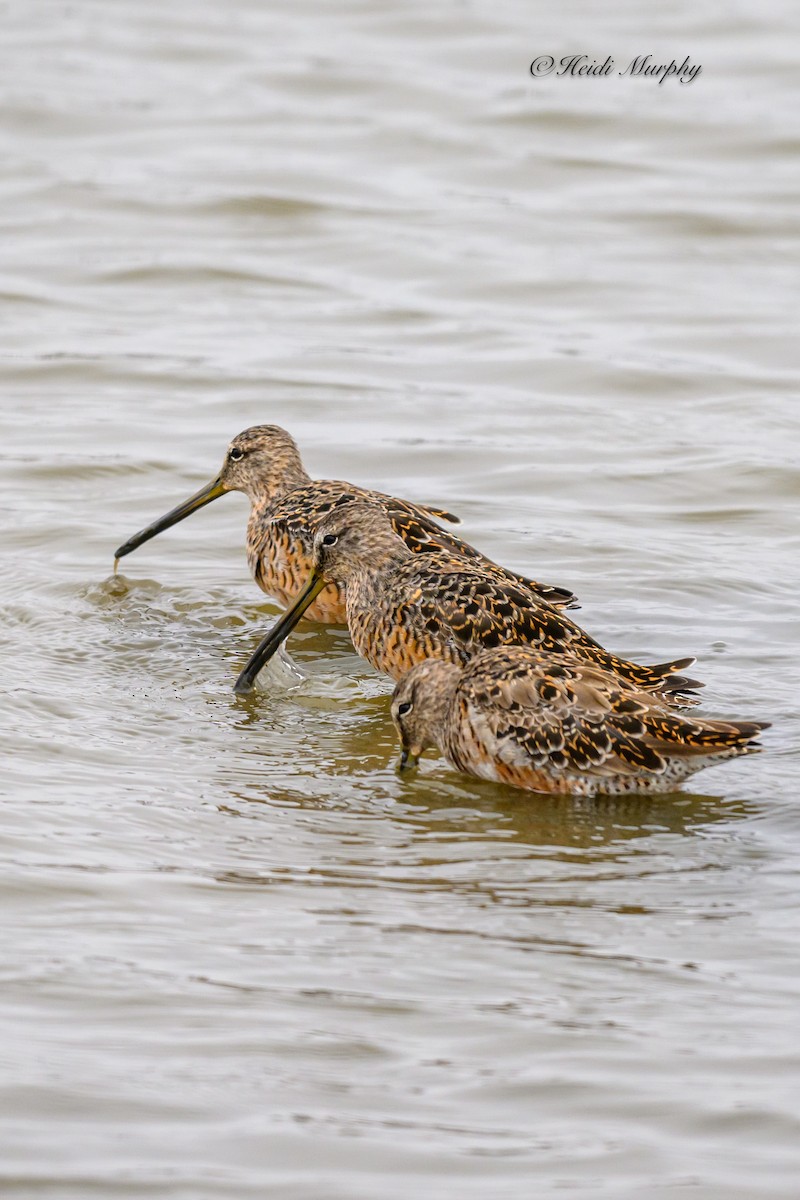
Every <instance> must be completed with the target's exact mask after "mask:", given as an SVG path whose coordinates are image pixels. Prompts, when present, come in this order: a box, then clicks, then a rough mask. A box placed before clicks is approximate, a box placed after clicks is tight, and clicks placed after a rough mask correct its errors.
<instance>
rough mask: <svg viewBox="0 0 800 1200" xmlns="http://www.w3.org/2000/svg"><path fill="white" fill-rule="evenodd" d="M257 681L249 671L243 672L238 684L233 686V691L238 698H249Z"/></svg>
mask: <svg viewBox="0 0 800 1200" xmlns="http://www.w3.org/2000/svg"><path fill="white" fill-rule="evenodd" d="M254 684H255V679H253V678H252V677H251V675H250V673H249V671H247V670H244V671H242V673H241V675H240V676H239V678H238V679H237V680H236V683H235V684H234V685H233V690H234V692H235V693H236V695H237V696H249V695H250V693H251V692H252V691H253V686H254Z"/></svg>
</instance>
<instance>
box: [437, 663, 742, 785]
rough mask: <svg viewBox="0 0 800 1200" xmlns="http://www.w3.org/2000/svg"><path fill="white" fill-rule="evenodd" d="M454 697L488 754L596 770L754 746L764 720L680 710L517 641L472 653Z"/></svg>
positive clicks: (661, 765)
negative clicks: (698, 716)
mask: <svg viewBox="0 0 800 1200" xmlns="http://www.w3.org/2000/svg"><path fill="white" fill-rule="evenodd" d="M457 704H458V707H459V715H460V721H461V723H462V724H464V725H466V726H467V727H468V728H469V730H470V731H471V736H472V738H473V739H474V741H475V742H480V743H481V744H482V745H483V747H484V748H485V753H486V754H487V756H488V757H490V758H494V759H496V760H497V761H499V762H501V763H505V764H507V765H508V766H509V767H516V768H540V769H541V768H545V769H552V770H554V771H558V772H561V773H563V772H579V773H581V772H584V773H585V772H591V773H592V774H594V775H599V776H610V775H621V774H622V775H624V774H634V773H637V772H641V771H646V772H648V773H654V774H661V773H663V771H664V770H665V769H666V766H667V762H668V761H669V759H670V758H675V757H677V756H680V757H684V756H687V755H692V756H693V755H701V756H704V755H710V754H713V753H714V752H721V751H725V750H734V749H735V750H738V751H739V752H743V751H744V750H746V749H750V748H757V747H755V746H752V740H753V739H754V738H755V737H757V735H758V733H759V732H760V731H761V729H762V728H765V726H763V725H761V724H758V723H756V722H726V721H708V720H690V719H685V718H683V717H682V716H679V715H676V714H675V713H674V712H673V711H672V710H671V709H670V708H669V707H668V706H667V705H666V703H664V702H662V701H661V700H659V699H656V698H654V697H653V696H652V695H651V694H649V693H645V692H642V691H640V690H638V689H636V688H634V687H631V686H630V685H628V684H626V683H625V681H624V680H621V679H619V678H618V677H617V676H615V675H613V674H612V673H610V672H608V671H604V670H602V669H601V668H598V667H596V666H595V665H593V664H591V663H585V662H580V661H576V660H574V659H571V658H568V657H566V656H556V657H553V656H549V655H543V654H540V653H538V652H535V651H530V650H529V649H528V648H527V647H523V646H514V647H507V648H506V649H505V650H502V651H494V652H492V653H491V654H483V655H478V656H476V657H475V658H474V659H473V660H472V662H471V663H470V664H469V665H468V666H467V667H466V669H465V670H464V673H463V676H462V680H461V682H460V684H459V687H458V691H457ZM462 740H463V739H462ZM462 755H463V750H462ZM457 765H462V764H457Z"/></svg>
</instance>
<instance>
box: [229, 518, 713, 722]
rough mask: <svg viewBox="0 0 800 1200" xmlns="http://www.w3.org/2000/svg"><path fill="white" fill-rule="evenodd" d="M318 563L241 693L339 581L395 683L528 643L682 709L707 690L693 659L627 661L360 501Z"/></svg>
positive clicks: (535, 600) (326, 536) (328, 528)
mask: <svg viewBox="0 0 800 1200" xmlns="http://www.w3.org/2000/svg"><path fill="white" fill-rule="evenodd" d="M312 558H313V562H312V568H311V571H310V573H309V578H308V582H307V583H306V586H305V587H304V588H303V590H302V591H301V592H300V594H299V595H298V596H297V599H296V600H295V602H294V604H293V605H292V606H291V607H290V608H288V609H287V610H286V612H285V613H284V615H283V617H282V618H281V619H280V620H279V621H278V622H277V623H276V625H275V626H274V627H273V628H272V629H271V630H270V632H269V633H268V634H267V636H266V637H265V638H264V639H263V640H262V642H261V644H260V645H259V647H258V648H257V650H256V651H255V653H254V654H253V656H252V657H251V659H250V661H249V663H248V664H247V666H246V667H245V669H244V670H243V671H242V673H241V675H240V676H239V678H238V680H237V681H236V685H235V690H236V691H237V692H239V693H245V692H248V691H250V690H251V689H252V687H253V684H254V682H255V679H256V676H257V675H258V672H259V671H260V670H261V668H262V667H263V666H264V664H265V663H266V662H267V660H268V659H269V658H271V657H272V655H273V654H274V653H275V651H276V650H277V649H278V647H279V646H280V644H281V643H282V642H283V641H284V639H285V638H286V637H288V635H289V634H290V633H291V631H292V629H293V628H294V626H295V625H296V624H297V622H298V621H299V620H300V618H301V617H302V615H303V613H304V612H305V611H306V609H307V608H308V607H309V606H310V605H311V604H313V602H314V600H315V599H316V597H317V596H318V595H319V593H320V592H321V591H322V589H323V588H324V587H325V586H326V584H327V583H330V582H333V583H336V584H337V585H338V586H340V587H343V588H344V594H345V605H346V615H347V624H348V628H349V630H350V637H351V638H352V641H353V645H354V646H355V648H356V650H357V652H358V653H359V654H360V655H361V656H362V657H363V658H366V660H367V661H368V662H369V663H371V664H372V666H373V667H376V668H377V669H378V670H379V671H383V672H385V674H387V675H391V676H392V678H393V679H400V678H401V677H402V676H403V675H405V673H406V671H408V670H409V669H410V668H411V667H413V666H414V665H415V664H416V663H418V662H421V661H422V660H423V659H426V658H442V659H444V660H445V661H447V662H450V663H456V664H458V665H459V666H461V665H463V664H464V663H466V662H467V661H468V660H469V659H470V658H472V657H473V655H475V654H477V653H478V652H479V651H480V650H482V649H484V648H486V647H488V646H499V645H509V644H527V645H531V646H533V647H535V648H536V649H538V650H541V651H544V652H547V653H549V654H559V653H563V652H569V653H571V654H574V655H576V656H577V657H578V658H580V659H582V660H584V661H587V662H592V663H595V664H597V665H598V666H601V667H603V668H605V669H606V670H609V671H612V672H614V673H616V674H619V675H620V676H621V677H622V678H623V679H627V680H629V681H630V682H631V683H634V684H635V685H636V686H637V687H641V688H644V689H646V690H653V691H658V692H661V693H663V694H664V695H671V696H674V697H675V702H677V703H680V700H679V699H678V697H677V696H675V694H676V693H680V692H685V691H691V690H693V689H694V688H696V687H700V686H702V685H701V684H699V683H697V682H696V681H694V680H691V679H687V678H686V677H685V676H682V675H676V674H675V673H676V672H677V671H680V670H683V669H684V668H685V667H689V666H691V664H692V663H693V662H694V661H695V660H694V659H693V658H682V659H677V660H675V661H674V662H669V663H661V664H659V665H658V666H641V665H640V664H639V663H633V662H628V661H627V660H626V659H623V658H618V657H617V656H616V655H614V654H610V653H609V652H608V651H607V650H604V649H603V647H602V646H601V645H600V644H599V643H598V642H596V641H595V640H594V638H592V637H590V636H589V634H588V633H586V632H585V631H584V630H583V629H581V627H580V626H579V625H576V624H575V622H574V621H571V620H570V619H569V618H568V617H567V616H565V615H564V614H563V613H560V612H558V611H557V610H556V609H555V608H554V607H553V606H552V605H551V604H548V603H547V601H546V600H542V599H540V598H539V597H537V596H535V595H534V594H533V593H532V592H531V591H530V590H529V589H524V588H522V587H520V586H519V584H517V583H514V582H509V581H508V580H507V579H501V578H497V577H496V576H495V575H492V574H490V573H489V572H488V571H486V570H485V569H483V568H482V567H481V565H480V564H479V563H477V564H476V563H473V562H465V561H464V559H459V558H456V557H455V556H446V555H444V554H438V555H432V556H428V555H422V554H415V553H414V552H413V551H412V550H411V549H410V548H409V547H408V546H407V545H406V543H405V542H404V541H403V539H402V538H400V537H398V535H397V534H396V533H395V531H394V529H393V528H392V524H391V521H390V520H389V518H388V517H387V516H386V513H385V512H384V511H383V510H382V509H381V508H380V507H379V506H378V505H375V504H365V503H363V502H359V501H356V502H351V503H349V504H344V505H342V506H341V507H340V508H339V509H336V510H334V511H333V512H331V513H329V514H328V516H326V517H325V518H324V519H323V520H322V521H321V522H320V523H319V525H318V528H317V531H316V534H315V536H314V542H313V553H312ZM688 703H692V701H688Z"/></svg>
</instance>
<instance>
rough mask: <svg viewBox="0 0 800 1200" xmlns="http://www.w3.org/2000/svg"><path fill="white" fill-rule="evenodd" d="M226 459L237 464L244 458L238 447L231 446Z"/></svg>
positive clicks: (242, 451)
mask: <svg viewBox="0 0 800 1200" xmlns="http://www.w3.org/2000/svg"><path fill="white" fill-rule="evenodd" d="M228 458H229V459H230V460H231V462H239V460H240V459H241V458H244V450H240V449H239V447H238V446H231V448H230V450H229V451H228Z"/></svg>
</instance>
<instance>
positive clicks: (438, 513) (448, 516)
mask: <svg viewBox="0 0 800 1200" xmlns="http://www.w3.org/2000/svg"><path fill="white" fill-rule="evenodd" d="M417 508H421V509H422V511H423V512H426V513H430V515H431V516H432V517H436V520H437V521H449V523H450V524H451V525H460V524H461V517H457V516H456V515H455V513H451V512H448V511H447V509H446V508H432V507H431V505H430V504H418V505H417Z"/></svg>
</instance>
